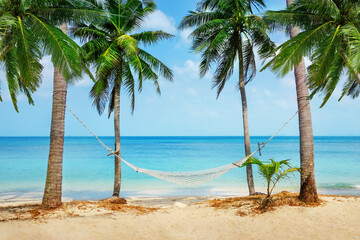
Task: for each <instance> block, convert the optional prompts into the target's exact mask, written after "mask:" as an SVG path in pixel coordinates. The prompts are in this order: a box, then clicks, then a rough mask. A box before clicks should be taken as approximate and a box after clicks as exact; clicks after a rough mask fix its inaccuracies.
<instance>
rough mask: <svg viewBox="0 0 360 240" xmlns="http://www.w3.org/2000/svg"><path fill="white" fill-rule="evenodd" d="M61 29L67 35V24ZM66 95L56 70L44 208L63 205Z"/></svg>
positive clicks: (64, 85)
mask: <svg viewBox="0 0 360 240" xmlns="http://www.w3.org/2000/svg"><path fill="white" fill-rule="evenodd" d="M60 29H61V30H62V31H63V32H64V33H67V25H66V24H62V25H61V27H60ZM66 94H67V83H66V80H65V78H64V77H63V76H62V75H61V73H60V72H59V69H58V68H55V69H54V89H53V106H52V117H51V130H50V151H49V160H48V169H47V175H46V184H45V190H44V196H43V200H42V206H43V207H44V208H55V207H58V206H59V205H61V195H62V171H63V151H64V134H65V105H66Z"/></svg>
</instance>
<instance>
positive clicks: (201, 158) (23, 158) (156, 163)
mask: <svg viewBox="0 0 360 240" xmlns="http://www.w3.org/2000/svg"><path fill="white" fill-rule="evenodd" d="M101 139H102V140H103V141H104V142H105V144H107V145H109V146H112V145H113V142H114V139H113V138H112V137H101ZM267 139H268V137H252V138H251V142H252V150H253V151H254V150H255V149H256V148H257V143H258V142H265V141H266V140H267ZM49 141H50V139H49V138H48V137H0V202H4V201H15V200H29V199H35V200H40V199H41V197H42V192H43V188H44V183H45V177H46V168H47V158H48V151H49ZM121 143H122V157H123V158H124V159H126V160H127V161H129V162H130V163H132V164H134V165H136V166H138V167H142V168H147V169H154V170H164V171H192V170H203V169H208V168H213V167H218V166H222V165H225V164H228V163H231V162H235V161H237V160H239V159H241V158H242V157H243V156H244V144H243V138H242V137H123V138H122V139H121ZM107 154H108V152H107V150H106V149H104V148H103V147H102V146H101V145H100V144H99V143H98V142H97V140H96V139H95V138H93V137H66V138H65V150H64V170H63V197H64V198H65V199H78V200H80V199H102V198H106V197H109V196H110V195H111V193H112V186H113V165H114V163H113V157H107V156H106V155H107ZM271 157H273V158H275V160H282V159H291V163H292V164H293V165H296V166H300V163H299V142H298V137H276V138H274V139H273V140H272V141H271V142H270V143H269V144H268V145H267V146H266V147H265V148H264V149H263V150H262V156H261V157H260V158H261V159H263V160H264V159H269V158H271ZM122 166H123V167H122V170H123V171H122V173H123V175H122V189H121V191H122V192H121V194H122V196H123V197H132V196H134V197H137V196H178V195H246V194H247V185H246V176H245V169H244V168H241V169H239V168H236V169H233V170H231V171H230V172H228V173H226V174H225V175H223V176H221V177H220V178H218V179H215V180H213V181H211V182H208V183H206V184H202V185H198V186H191V187H188V186H181V185H176V184H173V183H168V182H165V181H162V180H159V179H156V178H153V177H150V176H147V175H145V174H142V173H137V172H135V171H133V170H132V169H131V168H129V167H128V166H127V165H125V164H123V165H122ZM315 168H316V181H317V185H318V189H319V193H325V194H339V195H356V196H360V137H315ZM254 172H255V185H256V188H257V189H256V190H257V191H263V190H264V186H265V185H264V181H263V180H262V179H261V178H260V177H259V175H258V174H257V170H256V167H255V168H254ZM299 177H300V176H299V174H295V176H294V177H292V180H291V182H282V183H281V184H280V185H279V188H278V189H277V191H281V190H284V189H286V190H290V191H299Z"/></svg>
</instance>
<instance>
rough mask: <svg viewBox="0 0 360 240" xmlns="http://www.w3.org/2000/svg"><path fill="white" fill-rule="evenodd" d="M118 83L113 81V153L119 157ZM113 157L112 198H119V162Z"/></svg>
mask: <svg viewBox="0 0 360 240" xmlns="http://www.w3.org/2000/svg"><path fill="white" fill-rule="evenodd" d="M120 84H121V83H120V81H115V93H114V130H115V152H117V155H118V156H121V150H120ZM118 156H115V177H114V192H113V197H120V186H121V160H120V157H118Z"/></svg>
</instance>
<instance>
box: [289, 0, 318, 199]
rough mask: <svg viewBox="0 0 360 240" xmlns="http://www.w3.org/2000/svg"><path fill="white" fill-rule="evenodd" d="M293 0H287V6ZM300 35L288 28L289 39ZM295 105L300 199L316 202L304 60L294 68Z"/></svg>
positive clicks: (312, 137)
mask: <svg viewBox="0 0 360 240" xmlns="http://www.w3.org/2000/svg"><path fill="white" fill-rule="evenodd" d="M293 2H294V0H287V5H288V6H289V5H290V4H292V3H293ZM299 33H300V29H299V28H298V27H291V28H290V37H291V38H293V37H295V36H296V35H297V34H299ZM295 81H296V93H297V103H298V109H299V134H300V167H301V183H300V184H301V185H300V199H301V200H302V201H304V202H317V201H318V195H317V189H316V183H315V166H314V136H313V129H312V120H311V110H310V100H309V90H308V87H307V84H306V68H305V62H304V59H303V60H302V61H301V63H300V64H299V65H298V66H296V67H295Z"/></svg>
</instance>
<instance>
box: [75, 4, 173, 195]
mask: <svg viewBox="0 0 360 240" xmlns="http://www.w3.org/2000/svg"><path fill="white" fill-rule="evenodd" d="M97 7H98V8H99V9H102V10H103V11H105V12H106V13H107V15H108V17H107V18H106V19H104V20H103V21H94V22H91V23H89V24H86V23H83V24H78V25H76V26H75V27H74V28H73V29H72V31H73V34H74V36H77V37H80V38H81V39H82V40H84V41H86V40H88V42H87V43H85V44H84V45H83V47H82V48H83V49H84V50H85V52H87V55H86V56H85V58H86V59H87V61H88V62H90V63H93V64H95V66H96V78H97V79H96V83H95V84H94V86H93V88H92V89H91V92H90V96H91V98H92V99H93V101H94V105H95V106H96V109H97V110H98V112H99V114H102V113H103V112H104V110H105V108H106V105H107V104H108V110H109V117H110V115H111V113H112V112H114V130H115V152H116V155H115V177H114V191H113V197H115V198H117V197H119V195H120V185H121V160H120V156H121V151H120V92H121V88H123V89H124V90H125V92H126V93H127V94H128V95H129V97H130V98H131V109H132V112H133V111H134V108H135V91H136V90H135V84H136V81H135V78H137V83H138V84H137V85H138V86H137V87H138V91H141V90H142V86H143V80H150V81H152V82H153V84H154V85H155V87H156V91H157V93H159V94H160V85H159V82H158V78H159V75H161V76H162V77H164V78H165V79H168V80H170V81H172V80H173V74H172V71H171V70H170V69H169V68H168V67H166V66H165V65H164V64H163V63H162V62H161V61H160V60H158V59H157V58H155V57H154V56H152V55H151V54H149V53H148V52H146V51H145V50H143V49H142V48H140V44H145V45H146V44H154V43H156V42H157V41H158V40H161V39H169V38H171V37H173V36H172V35H171V34H168V33H165V32H162V31H145V32H141V33H134V32H135V31H136V30H137V29H138V28H139V27H140V26H141V23H142V22H143V20H144V17H146V16H147V15H148V14H150V13H152V12H153V11H154V10H155V8H156V5H155V3H154V2H153V1H146V2H145V3H143V2H142V1H140V0H127V1H121V0H120V1H114V0H106V1H104V5H102V4H101V3H98V4H97ZM135 74H136V75H135Z"/></svg>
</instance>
